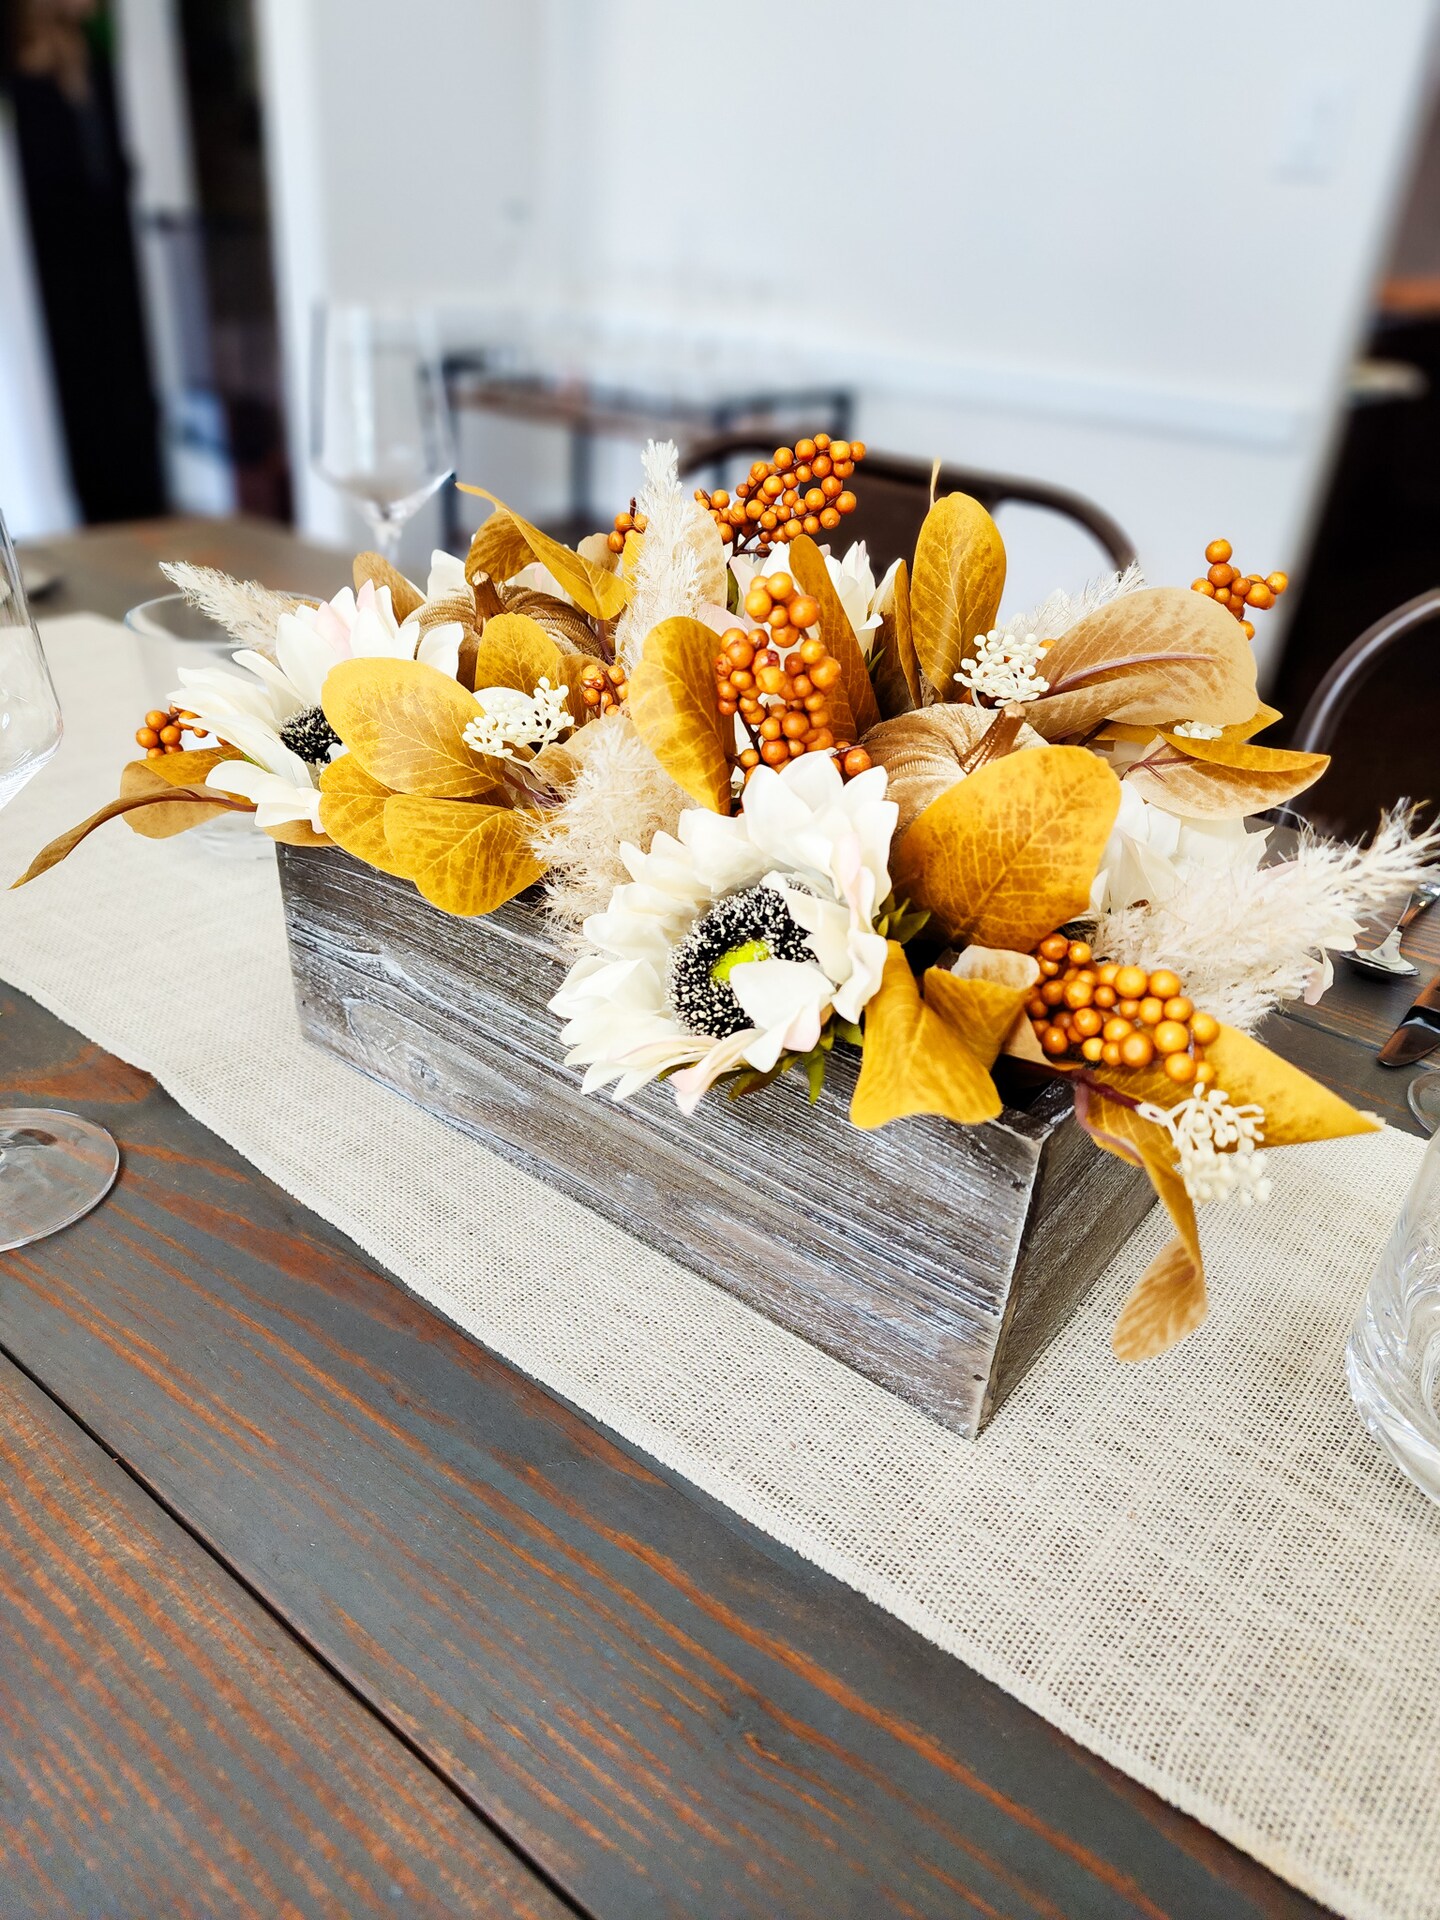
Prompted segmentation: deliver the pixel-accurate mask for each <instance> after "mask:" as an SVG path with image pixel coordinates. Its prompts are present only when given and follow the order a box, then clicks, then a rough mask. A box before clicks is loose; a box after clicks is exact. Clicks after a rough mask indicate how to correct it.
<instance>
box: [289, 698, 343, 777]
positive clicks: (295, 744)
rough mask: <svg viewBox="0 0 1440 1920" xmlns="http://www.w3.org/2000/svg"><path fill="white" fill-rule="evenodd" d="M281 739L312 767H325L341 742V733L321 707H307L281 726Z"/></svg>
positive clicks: (292, 751)
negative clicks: (332, 724)
mask: <svg viewBox="0 0 1440 1920" xmlns="http://www.w3.org/2000/svg"><path fill="white" fill-rule="evenodd" d="M280 739H281V741H282V743H283V744H284V745H285V746H287V747H288V748H289V749H290V751H291V753H298V754H299V756H300V758H301V759H302V760H304V761H305V762H306V763H307V764H308V765H310V766H312V767H323V766H324V765H325V764H326V762H327V761H328V760H329V758H330V754H331V751H332V749H333V748H335V747H338V746H339V744H340V736H339V734H338V733H336V731H335V729H334V728H333V727H332V726H331V724H330V722H329V721H328V720H327V719H326V718H325V714H324V712H323V710H322V709H321V708H319V707H307V708H306V709H305V711H304V712H303V713H297V714H294V715H292V716H291V718H290V719H288V720H287V721H286V722H285V724H284V726H283V727H281V729H280Z"/></svg>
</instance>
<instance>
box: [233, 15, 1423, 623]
mask: <svg viewBox="0 0 1440 1920" xmlns="http://www.w3.org/2000/svg"><path fill="white" fill-rule="evenodd" d="M266 14H267V19H268V21H269V24H270V27H271V37H272V42H273V43H274V44H275V46H276V47H279V46H280V45H281V44H282V42H283V43H287V44H290V45H292V46H294V47H295V48H298V49H303V54H302V56H301V57H298V58H296V60H295V61H294V62H293V64H291V65H289V66H288V68H287V69H286V70H283V71H282V70H281V69H280V66H279V65H277V64H275V63H272V75H273V81H274V89H275V94H276V98H277V100H278V99H279V98H280V97H281V96H282V95H283V96H284V97H285V98H287V99H289V101H290V102H291V107H290V110H289V111H288V112H286V113H285V114H284V115H283V117H282V118H281V119H280V121H279V123H278V125H277V126H276V129H275V155H276V186H277V197H278V199H279V201H280V202H281V203H282V206H283V205H284V204H285V203H287V202H290V203H294V206H296V207H301V208H303V209H304V214H305V217H304V218H303V219H299V220H298V221H297V219H296V218H295V217H294V214H293V212H292V213H291V214H289V215H286V216H285V218H284V220H283V231H282V259H283V261H284V263H285V270H286V272H287V273H288V275H289V276H290V278H291V280H292V282H297V281H299V280H301V279H303V280H304V281H305V282H306V292H307V295H309V294H316V293H325V292H331V293H339V292H341V291H351V290H354V289H355V288H356V287H357V286H359V285H360V284H361V283H362V282H363V284H364V285H365V286H367V287H375V288H384V290H386V291H387V292H390V293H391V294H393V293H394V292H396V291H397V290H399V289H401V288H404V287H407V286H408V287H411V288H413V289H414V290H415V291H416V292H417V294H420V293H428V294H430V295H431V296H434V297H439V298H441V299H442V300H445V301H448V302H450V303H451V304H453V305H456V306H464V305H470V306H473V307H474V308H475V309H476V310H477V311H478V310H479V309H480V308H481V307H483V306H484V305H485V303H486V302H487V301H488V302H490V303H491V305H492V306H494V305H495V304H496V303H498V304H499V305H500V306H501V307H505V306H507V305H508V306H510V307H516V306H517V305H518V306H520V307H523V308H524V310H525V311H527V312H528V313H530V314H531V315H532V316H534V323H535V324H536V325H537V326H542V327H548V328H552V329H553V326H554V323H555V320H556V316H566V315H573V314H574V313H576V312H580V313H583V314H585V315H588V316H589V317H590V318H591V320H592V321H595V322H597V323H603V326H604V328H605V329H606V331H607V336H608V338H607V344H606V346H605V348H604V351H605V353H606V354H607V355H608V357H609V358H610V359H611V360H612V361H613V360H614V359H616V358H617V357H618V358H620V359H623V360H628V361H629V362H630V363H631V364H633V365H635V366H639V367H642V368H644V369H645V370H646V371H647V372H648V373H649V374H650V375H651V376H652V377H656V376H658V375H661V374H666V373H667V370H668V372H669V373H673V372H674V371H675V369H676V368H677V367H678V369H679V377H682V378H684V379H686V380H689V381H690V382H692V383H694V382H696V381H702V380H709V381H712V382H720V383H723V382H724V380H726V379H729V378H737V377H738V378H744V377H749V378H760V379H767V378H772V377H781V378H784V377H795V378H815V377H824V378H838V379H843V380H847V381H849V382H850V383H852V384H853V385H854V386H855V387H856V389H857V390H858V393H859V397H860V422H859V431H860V432H862V433H863V434H864V435H865V436H866V437H867V438H868V439H869V440H871V441H872V443H874V444H875V445H884V446H886V447H890V448H894V449H896V450H899V451H912V452H920V453H926V454H940V455H943V456H945V457H948V458H953V459H957V460H962V461H968V462H971V463H973V464H978V465H986V466H992V467H999V468H1004V469H1008V470H1010V471H1015V472H1029V473H1033V474H1036V475H1038V476H1041V477H1044V478H1047V479H1051V480H1055V481H1060V482H1064V483H1068V484H1070V485H1072V486H1076V487H1078V488H1080V489H1081V490H1082V491H1084V492H1087V493H1089V494H1091V495H1092V496H1094V497H1095V498H1096V499H1098V500H1100V501H1101V502H1102V503H1103V504H1104V505H1105V506H1107V507H1108V508H1109V509H1110V511H1111V512H1112V513H1114V514H1115V515H1116V517H1117V518H1119V519H1120V520H1121V522H1122V523H1123V524H1125V525H1126V526H1127V527H1128V528H1129V530H1130V531H1131V532H1132V534H1133V535H1134V536H1135V538H1136V540H1137V543H1138V545H1139V547H1140V549H1141V554H1142V558H1143V559H1144V561H1145V562H1146V564H1147V566H1148V567H1149V568H1150V570H1151V573H1152V576H1153V577H1155V578H1158V579H1173V580H1182V579H1189V578H1190V577H1191V576H1192V575H1193V574H1194V573H1195V572H1196V571H1198V569H1199V555H1200V549H1201V548H1202V547H1203V546H1204V544H1205V542H1206V541H1207V540H1209V539H1211V538H1213V537H1214V536H1215V535H1216V534H1217V533H1222V532H1223V533H1224V534H1226V535H1227V536H1228V537H1229V538H1230V539H1232V540H1233V541H1234V542H1235V545H1236V549H1237V555H1238V557H1239V558H1240V559H1241V560H1242V562H1243V563H1244V564H1245V565H1247V566H1251V567H1259V568H1261V569H1263V570H1267V571H1268V570H1270V569H1272V568H1274V567H1276V566H1285V565H1288V566H1289V567H1290V569H1291V570H1292V571H1296V570H1298V563H1299V561H1300V559H1301V557H1302V555H1303V550H1304V541H1305V537H1306V530H1307V527H1308V524H1309V520H1310V517H1311V513H1312V509H1313V506H1314V501H1315V495H1316V490H1317V488H1318V487H1319V486H1320V485H1321V484H1322V481H1323V477H1324V469H1325V461H1326V457H1327V451H1328V448H1329V446H1330V444H1331V440H1332V436H1333V434H1334V431H1335V424H1336V420H1337V408H1338V406H1339V404H1340V401H1341V394H1342V389H1343V383H1344V378H1345V372H1346V368H1347V366H1348V364H1349V361H1350V358H1351V355H1352V352H1353V348H1354V345H1355V342H1356V339H1357V337H1358V334H1359V331H1360V328H1361V326H1362V325H1363V321H1364V316H1365V314H1366V312H1367V310H1368V303H1369V298H1370V293H1371V288H1372V284H1373V281H1374V278H1375V275H1376V271H1377V267H1378V263H1379V261H1380V259H1381V257H1382V255H1383V250H1384V245H1385V241H1386V237H1387V225H1388V220H1389V218H1390V213H1391V209H1392V207H1393V206H1394V204H1395V202H1396V200H1397V197H1398V193H1399V191H1400V188H1401V186H1402V184H1403V172H1404V168H1405V165H1406V162H1407V156H1408V151H1409V146H1410V141H1411V138H1412V135H1413V132H1414V128H1415V125H1416V121H1417V114H1418V111H1419V108H1420V105H1421V100H1422V93H1423V87H1424V81H1425V75H1426V68H1427V61H1426V48H1427V42H1428V40H1429V36H1430V34H1431V31H1432V28H1433V25H1434V17H1435V8H1434V6H1433V5H1432V3H1431V0H1386V3H1385V4H1384V5H1382V6H1372V7H1369V8H1367V9H1365V10H1364V12H1363V14H1361V13H1360V12H1358V11H1357V10H1356V8H1355V6H1354V5H1353V0H1212V4H1211V5H1210V6H1208V7H1207V8H1205V9H1204V10H1203V12H1202V11H1201V10H1198V9H1194V8H1177V7H1156V6H1153V5H1147V4H1143V3H1142V0H1090V4H1088V5H1086V6H1083V7H1081V6H1065V5H1059V4H1055V0H1007V3H1006V4H1005V5H1004V6H997V5H995V4H994V3H993V0H985V3H983V4H982V0H886V4H885V5H883V6H881V5H877V4H876V3H875V0H830V3H829V4H828V5H827V6H826V7H824V8H823V9H816V8H808V7H792V8H775V9H766V10H765V11H764V14H763V16H762V15H760V14H758V13H755V12H753V11H752V12H751V13H748V14H747V13H744V12H740V13H737V12H736V10H735V9H733V8H731V9H723V8H715V7H710V6H704V5H701V4H699V0H687V3H686V4H680V5H671V6H668V7H657V6H656V5H654V4H653V0H536V3H535V4H532V5H531V6H529V7H526V8H518V7H504V6H498V5H495V4H493V3H491V0H484V3H482V4H476V0H448V3H447V0H410V4H407V5H405V6H403V7H402V6H398V5H393V4H386V0H266ZM751 21H754V22H755V23H756V24H755V26H754V28H753V30H749V31H747V30H746V26H747V23H749V22H751ZM302 73H303V79H302V77H301V76H302ZM381 76H383V78H381ZM377 86H379V87H381V89H382V91H381V94H380V98H381V99H382V100H383V103H384V122H383V124H384V127H385V132H384V133H383V134H380V135H378V136H377V124H378V123H377V120H376V117H375V114H374V112H373V111H360V110H358V109H357V107H356V104H355V103H356V98H357V95H358V96H359V97H361V98H364V97H366V96H369V97H370V99H371V102H372V105H373V100H374V96H375V89H376V88H377ZM302 104H303V106H304V109H305V110H304V111H303V112H302V111H301V105H302ZM274 118H275V116H272V119H274ZM302 146H303V147H304V149H305V152H304V153H303V154H299V153H298V152H297V149H299V148H300V147H302ZM517 239H518V240H522V241H523V242H524V247H523V250H522V257H521V260H520V263H519V268H518V272H516V273H515V274H513V275H511V274H510V266H511V262H512V261H513V257H514V254H515V249H516V242H517ZM300 256H303V257H300ZM291 331H292V344H295V343H298V338H299V334H298V331H297V326H296V314H295V311H294V309H293V304H292V310H291ZM490 477H491V478H494V479H495V480H497V481H498V482H499V483H500V484H501V485H505V484H508V481H507V476H506V475H503V474H502V475H492V476H490ZM314 512H315V506H314V502H313V499H311V500H309V501H307V513H308V514H311V515H313V514H314ZM1018 558H1019V559H1020V562H1021V564H1020V569H1019V572H1020V582H1019V583H1017V585H1020V584H1021V583H1023V587H1024V590H1028V584H1029V582H1028V577H1027V570H1026V568H1025V566H1024V556H1023V555H1021V556H1018ZM1037 584H1038V583H1037ZM1045 584H1048V582H1046V583H1045Z"/></svg>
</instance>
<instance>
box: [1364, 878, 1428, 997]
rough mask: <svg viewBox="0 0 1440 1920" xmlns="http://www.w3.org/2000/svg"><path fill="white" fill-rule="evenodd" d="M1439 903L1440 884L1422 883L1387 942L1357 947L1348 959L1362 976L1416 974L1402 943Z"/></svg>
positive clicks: (1388, 935) (1388, 934) (1389, 934)
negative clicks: (1410, 931) (1408, 931)
mask: <svg viewBox="0 0 1440 1920" xmlns="http://www.w3.org/2000/svg"><path fill="white" fill-rule="evenodd" d="M1437 900H1440V880H1422V881H1421V882H1420V884H1419V886H1418V887H1416V889H1415V891H1414V893H1413V894H1412V895H1411V896H1410V904H1409V905H1408V906H1407V907H1406V909H1405V911H1404V913H1402V914H1401V916H1400V918H1399V919H1398V920H1397V921H1396V922H1395V925H1394V926H1393V927H1392V928H1391V929H1390V931H1389V933H1387V934H1386V936H1385V938H1384V939H1383V940H1381V941H1379V942H1378V943H1377V944H1376V945H1375V946H1373V947H1356V948H1355V949H1354V951H1353V952H1351V953H1347V954H1346V955H1345V958H1346V959H1347V960H1348V961H1349V962H1350V964H1351V966H1352V967H1355V968H1356V969H1357V970H1358V971H1359V972H1361V973H1370V974H1376V975H1378V976H1380V977H1381V978H1382V979H1400V978H1403V977H1404V976H1405V975H1407V974H1411V973H1415V972H1417V971H1418V969H1417V968H1416V965H1415V962H1414V961H1413V960H1407V959H1406V958H1405V956H1404V954H1403V953H1401V951H1400V939H1401V936H1402V935H1403V934H1404V932H1405V929H1406V928H1407V927H1408V926H1410V925H1411V924H1412V923H1413V922H1414V921H1416V920H1418V919H1419V918H1420V916H1421V914H1422V913H1424V912H1425V910H1426V908H1427V907H1432V906H1433V905H1434V904H1435V902H1436V901H1437Z"/></svg>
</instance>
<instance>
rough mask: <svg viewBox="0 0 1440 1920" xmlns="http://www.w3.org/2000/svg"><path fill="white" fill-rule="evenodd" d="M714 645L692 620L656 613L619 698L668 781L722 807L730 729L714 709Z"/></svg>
mask: <svg viewBox="0 0 1440 1920" xmlns="http://www.w3.org/2000/svg"><path fill="white" fill-rule="evenodd" d="M717 645H718V642H717V640H716V636H715V635H714V633H712V632H711V630H710V628H709V627H707V626H705V625H704V624H703V623H702V622H701V621H699V620H690V619H687V618H683V617H679V618H676V619H673V620H662V621H661V622H660V624H659V626H658V627H654V628H652V630H651V631H650V632H649V633H648V634H647V635H646V637H645V646H644V649H643V651H642V653H641V655H640V664H639V665H638V666H637V667H636V668H635V670H634V672H633V673H632V674H631V675H630V690H629V693H628V694H627V696H626V700H625V705H626V710H627V711H628V713H629V715H630V718H631V719H632V720H633V721H634V723H635V729H636V731H637V732H638V733H639V735H640V738H641V739H642V740H643V741H644V742H645V744H646V746H647V747H649V749H650V751H651V752H652V753H653V754H654V756H655V758H656V759H657V760H658V761H659V762H660V764H661V766H662V767H664V769H665V771H666V772H667V773H668V774H669V775H670V778H671V779H672V780H673V781H674V782H675V784H676V785H677V786H679V787H682V788H683V789H684V790H685V792H686V793H688V794H689V796H690V798H691V799H692V800H695V801H697V802H698V803H699V804H700V805H701V806H702V807H710V808H711V809H712V810H713V811H714V812H716V813H728V812H729V811H730V753H729V742H730V740H731V738H732V737H733V736H731V735H730V734H729V733H728V731H727V730H728V728H729V722H728V721H726V720H722V719H721V717H720V715H719V714H718V713H717V712H716V710H715V650H716V647H717Z"/></svg>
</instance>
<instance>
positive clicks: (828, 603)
mask: <svg viewBox="0 0 1440 1920" xmlns="http://www.w3.org/2000/svg"><path fill="white" fill-rule="evenodd" d="M785 560H786V564H787V565H788V566H789V569H790V572H791V573H792V574H793V575H794V577H795V579H796V580H797V581H798V582H799V584H800V587H801V589H802V590H803V591H804V592H805V593H808V594H809V595H810V596H811V597H812V598H813V599H815V600H818V601H819V603H820V638H821V639H822V640H823V641H824V642H825V645H826V646H827V647H828V648H829V650H830V653H831V654H832V656H833V657H834V658H835V659H836V660H838V661H839V662H840V684H841V685H842V686H843V687H844V689H845V700H846V704H847V705H848V706H849V708H850V714H849V719H848V724H847V719H846V716H845V715H844V714H843V713H840V712H839V711H838V710H837V711H836V714H835V721H836V725H835V728H834V731H835V737H836V739H837V740H849V741H851V742H852V743H853V742H854V741H856V740H859V739H860V738H861V736H862V735H863V734H866V733H868V732H869V731H870V729H871V727H873V726H874V725H875V724H876V722H877V721H878V720H879V718H880V708H879V706H878V704H877V703H876V699H875V689H874V688H873V687H872V686H871V684H870V672H869V669H868V668H867V666H866V665H865V655H864V654H863V653H862V652H861V650H860V642H859V641H858V640H857V639H856V638H855V629H854V628H853V627H852V626H851V624H850V619H849V616H848V615H847V613H846V612H845V608H844V606H843V605H842V604H841V600H840V596H839V594H838V593H837V592H836V591H835V582H834V581H833V580H832V579H831V578H830V569H829V568H828V567H827V566H826V564H825V556H824V554H823V553H821V551H820V549H819V547H817V546H816V544H815V542H814V541H813V540H812V539H811V538H810V536H809V534H808V533H802V534H801V535H800V537H799V538H798V539H797V540H792V541H791V542H790V544H789V545H788V546H787V547H786V549H785ZM832 704H833V703H832Z"/></svg>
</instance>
